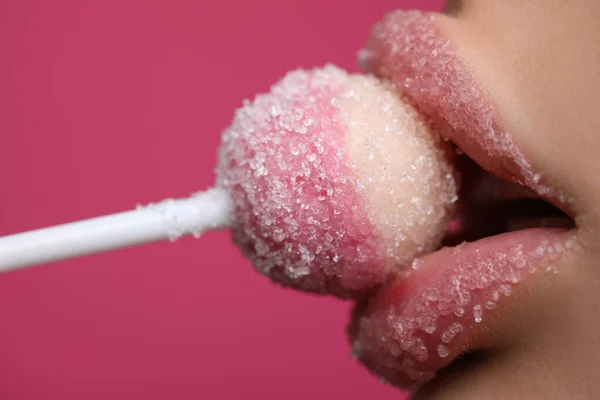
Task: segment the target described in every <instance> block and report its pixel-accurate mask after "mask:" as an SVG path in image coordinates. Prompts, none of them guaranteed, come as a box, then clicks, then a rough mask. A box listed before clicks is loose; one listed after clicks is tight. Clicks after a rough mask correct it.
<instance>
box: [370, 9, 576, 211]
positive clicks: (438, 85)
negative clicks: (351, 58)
mask: <svg viewBox="0 0 600 400" xmlns="http://www.w3.org/2000/svg"><path fill="white" fill-rule="evenodd" d="M440 18H446V17H445V16H443V15H439V14H431V13H424V12H420V11H409V12H406V11H395V12H392V13H390V14H388V15H387V16H386V18H385V19H384V20H383V21H382V22H381V23H379V24H377V25H376V26H375V29H374V31H373V35H372V37H371V39H370V41H369V42H368V44H367V47H366V49H365V50H363V51H361V53H360V60H361V62H362V65H363V67H364V68H365V69H366V70H367V71H368V72H371V73H374V74H375V75H378V76H380V77H382V78H384V79H388V80H391V81H392V82H393V83H394V84H395V85H396V86H397V87H398V90H399V93H400V94H401V95H402V96H405V97H407V99H408V100H409V101H411V102H413V103H414V105H415V106H416V107H418V108H419V109H420V110H421V112H422V113H423V114H424V115H426V116H427V117H429V118H430V119H432V121H433V123H434V124H435V126H436V128H437V129H438V131H439V134H440V135H441V136H443V137H444V138H446V139H448V140H450V141H451V142H453V143H454V144H455V145H456V146H457V147H459V148H460V150H461V151H463V152H464V153H465V154H466V155H468V156H469V157H470V158H471V159H472V160H474V161H475V162H476V163H477V164H478V165H479V166H480V167H481V168H483V169H484V170H486V171H487V172H489V173H490V174H492V175H494V176H496V177H498V178H501V179H504V180H506V181H510V182H514V183H517V184H519V185H521V186H523V187H526V188H528V189H530V190H531V191H533V192H534V193H535V194H536V195H538V196H539V197H540V198H543V199H544V200H546V201H548V202H550V203H552V204H554V205H555V206H557V207H558V208H560V209H561V210H562V211H563V212H565V213H567V214H570V213H569V210H568V207H567V204H566V199H565V196H564V195H563V194H562V193H561V192H560V191H558V190H557V189H556V188H555V187H553V186H552V185H551V183H550V182H549V181H548V179H547V177H545V176H544V175H543V174H542V173H541V172H540V171H538V170H537V169H536V168H535V166H534V165H532V163H531V162H530V160H529V158H528V157H527V155H526V154H525V153H524V151H523V149H522V146H520V144H519V143H517V141H516V140H515V139H514V137H513V136H512V135H511V134H510V133H509V132H507V130H506V129H505V128H504V126H503V123H502V121H500V119H499V117H498V115H497V113H496V111H495V109H494V107H493V106H492V105H491V102H490V101H489V99H488V98H487V97H486V95H485V94H484V93H483V91H482V90H480V89H479V87H478V85H477V84H476V82H474V80H473V79H472V78H471V77H470V74H469V73H468V71H467V69H466V68H465V67H464V64H463V63H462V61H461V60H460V56H459V54H460V52H459V51H458V49H457V48H456V47H455V45H454V44H453V43H452V42H451V41H450V40H449V39H448V38H447V37H446V35H445V34H444V32H442V31H441V29H440V27H439V25H438V23H437V19H440Z"/></svg>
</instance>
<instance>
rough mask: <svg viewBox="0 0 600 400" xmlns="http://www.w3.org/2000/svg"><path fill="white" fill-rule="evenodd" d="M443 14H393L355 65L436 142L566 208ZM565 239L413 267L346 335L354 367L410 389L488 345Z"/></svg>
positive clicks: (455, 252) (536, 232) (506, 244)
mask: <svg viewBox="0 0 600 400" xmlns="http://www.w3.org/2000/svg"><path fill="white" fill-rule="evenodd" d="M438 18H445V17H443V16H440V15H437V14H428V13H423V12H418V11H413V12H403V11H396V12H393V13H391V14H389V15H388V16H387V17H386V18H385V19H384V20H383V21H382V22H381V23H380V24H378V25H377V26H376V27H375V30H374V33H373V35H372V38H371V40H370V41H369V43H368V45H367V48H366V49H365V50H363V51H362V52H361V53H360V54H359V56H360V61H361V63H362V66H363V67H364V69H366V70H367V72H371V73H373V74H375V75H377V76H379V77H381V78H384V79H387V80H390V81H392V82H393V83H394V84H395V85H396V87H397V88H398V92H399V95H401V96H404V97H406V98H407V99H408V100H409V101H410V102H412V103H413V104H414V105H415V106H416V107H418V108H419V109H420V110H421V112H423V113H424V114H425V115H426V116H427V117H429V118H430V119H431V120H432V121H433V123H434V124H435V126H436V128H438V130H439V133H440V134H441V135H442V136H443V137H445V138H446V139H448V140H451V141H452V142H454V143H455V144H456V145H457V146H458V147H459V148H460V149H461V150H462V151H463V152H464V153H466V154H467V155H468V156H469V157H470V158H471V159H472V160H474V161H475V162H476V163H477V164H478V165H479V166H480V167H482V168H483V169H485V170H486V171H488V172H489V173H491V174H492V175H495V176H496V177H499V178H502V179H504V180H508V181H512V182H516V183H518V184H520V185H522V186H524V187H526V188H529V189H531V190H532V191H533V192H534V193H535V194H537V195H538V196H540V197H542V198H544V199H546V200H548V201H549V202H551V203H553V204H555V205H556V206H557V207H559V208H561V209H563V211H564V208H565V197H564V196H563V195H562V194H561V193H560V192H559V191H557V190H555V189H554V188H553V187H552V186H551V185H549V184H548V182H546V180H545V179H544V177H542V175H541V174H540V173H539V172H537V171H536V170H535V169H534V167H533V166H532V165H531V164H530V163H529V161H528V160H527V158H526V157H525V155H524V154H523V152H522V150H521V149H520V147H519V146H518V144H517V143H516V142H515V141H514V140H513V138H512V137H511V135H510V134H509V133H508V132H506V131H505V130H503V129H502V126H501V124H500V123H499V121H498V119H497V118H496V115H495V113H494V110H493V108H492V107H491V106H490V105H489V103H488V101H487V99H486V98H485V96H484V94H483V93H482V92H481V91H480V90H479V89H478V88H477V86H476V85H475V83H474V81H473V80H472V78H471V77H470V76H469V74H468V73H467V70H466V68H465V67H464V65H463V64H462V62H461V61H460V60H459V57H458V51H457V49H456V48H455V47H454V45H453V44H452V43H451V42H450V41H449V40H448V39H447V38H446V37H445V36H444V35H443V33H442V32H441V30H440V28H439V26H438V23H437V21H436V20H437V19H438ZM571 238H572V234H571V233H570V232H569V231H568V230H566V229H550V228H539V229H528V230H523V231H517V232H511V233H506V234H502V235H497V236H493V237H488V238H485V239H481V240H478V241H476V242H473V243H470V244H464V245H461V246H458V247H456V248H454V249H449V248H444V249H442V250H439V251H437V252H435V253H432V254H429V255H426V256H424V257H423V258H422V259H420V260H416V261H415V262H414V263H413V267H414V270H413V271H412V272H411V273H409V274H408V276H399V277H397V278H396V279H395V280H394V281H392V282H391V283H390V284H388V285H387V286H386V287H384V288H383V289H382V290H381V291H380V292H378V294H377V295H376V296H375V297H374V298H372V299H370V300H368V302H367V303H360V304H359V305H358V306H357V308H356V310H355V313H354V318H353V322H352V324H351V325H350V327H349V334H350V336H351V338H352V341H353V346H354V351H355V355H356V356H357V358H358V359H359V360H360V361H361V362H363V363H364V364H365V365H366V366H367V367H369V368H370V369H371V370H372V371H373V372H375V373H376V374H378V375H380V376H382V377H384V378H385V379H386V380H389V381H390V382H392V383H394V384H396V385H398V386H401V387H404V388H414V387H418V386H419V385H421V384H423V383H424V382H427V381H428V380H430V379H431V378H432V377H433V376H434V375H435V372H436V371H438V370H439V369H441V368H443V367H445V366H447V365H448V364H449V363H450V362H451V361H452V360H453V359H454V358H456V357H458V356H459V355H460V354H461V353H462V352H464V350H465V349H466V348H467V347H469V348H473V347H476V346H477V345H478V343H482V342H485V340H486V338H489V337H490V333H489V332H487V331H486V330H484V329H482V326H485V325H486V321H487V320H488V318H489V317H490V316H493V315H495V314H497V313H499V312H501V311H500V310H499V309H500V308H502V307H498V303H500V305H502V304H503V300H502V299H503V298H505V297H507V296H509V295H510V294H511V293H513V292H514V291H515V290H516V286H517V285H518V284H519V283H520V282H521V281H523V280H525V279H527V278H528V277H529V276H530V275H531V274H533V273H540V272H542V273H554V272H555V267H554V266H553V263H554V261H555V260H556V259H557V258H558V257H559V255H560V254H562V253H563V251H564V250H565V248H568V247H569V246H570V245H571V243H572V241H571Z"/></svg>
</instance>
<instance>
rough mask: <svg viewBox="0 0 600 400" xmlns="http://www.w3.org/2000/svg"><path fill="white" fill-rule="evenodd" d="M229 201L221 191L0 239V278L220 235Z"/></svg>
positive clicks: (227, 219) (227, 220)
mask: <svg viewBox="0 0 600 400" xmlns="http://www.w3.org/2000/svg"><path fill="white" fill-rule="evenodd" d="M231 214H232V212H231V200H230V199H229V196H228V194H227V193H226V192H225V191H223V190H221V189H210V190H208V191H206V192H201V193H198V194H195V195H192V196H191V197H189V198H185V199H178V200H173V199H167V200H163V201H161V202H160V203H156V204H150V205H148V206H145V207H138V208H137V209H136V210H133V211H128V212H123V213H118V214H113V215H107V216H104V217H98V218H93V219H88V220H84V221H79V222H73V223H69V224H64V225H58V226H54V227H50V228H44V229H38V230H34V231H30V232H24V233H19V234H16V235H10V236H5V237H0V273H1V272H5V271H9V270H14V269H19V268H24V267H28V266H33V265H38V264H45V263H49V262H53V261H59V260H65V259H69V258H74V257H79V256H84V255H88V254H94V253H100V252H103V251H108V250H114V249H119V248H124V247H130V246H135V245H140V244H144V243H151V242H156V241H160V240H167V239H168V240H176V239H177V238H179V237H181V236H184V235H194V236H195V237H198V236H200V235H201V234H202V233H203V232H206V231H208V230H212V229H223V228H227V227H228V226H229V223H230V220H231Z"/></svg>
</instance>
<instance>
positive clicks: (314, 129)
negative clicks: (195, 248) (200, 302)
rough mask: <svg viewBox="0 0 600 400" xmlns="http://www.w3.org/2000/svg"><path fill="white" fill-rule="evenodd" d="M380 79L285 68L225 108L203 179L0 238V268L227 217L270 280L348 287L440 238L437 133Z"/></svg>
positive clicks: (445, 210)
mask: <svg viewBox="0 0 600 400" xmlns="http://www.w3.org/2000/svg"><path fill="white" fill-rule="evenodd" d="M396 93H397V90H396V89H395V88H394V87H392V86H391V84H388V83H383V82H381V81H379V80H377V79H376V78H374V77H371V76H365V75H351V74H348V73H346V72H344V71H342V70H340V69H338V68H336V67H333V66H327V67H325V68H322V69H314V70H311V71H303V70H298V71H294V72H291V73H289V74H288V75H287V76H286V77H285V78H284V79H282V80H281V81H280V82H278V83H277V84H276V85H274V86H273V87H272V90H271V92H270V93H268V94H263V95H258V96H257V97H256V99H255V100H254V101H253V102H248V103H246V104H245V105H244V107H243V108H241V109H240V110H238V111H237V112H236V114H235V118H234V120H233V123H232V125H231V126H230V127H229V128H228V129H226V130H225V132H224V134H223V143H222V146H221V149H220V152H219V155H220V157H219V165H218V168H217V183H216V185H215V188H213V189H211V190H209V191H207V192H204V193H199V194H196V195H194V196H192V197H190V198H187V199H179V200H170V199H168V200H165V201H163V202H161V203H158V204H153V205H150V206H147V207H141V208H138V209H137V210H134V211H129V212H124V213H120V214H115V215H111V216H105V217H100V218H94V219H90V220H86V221H80V222H75V223H71V224H66V225H61V226H57V227H51V228H45V229H40V230H37V231H32V232H26V233H21V234H17V235H12V236H8V237H4V238H0V271H2V270H10V269H15V268H20V267H26V266H29V265H35V264H42V263H47V262H51V261H56V260H60V259H66V258H72V257H75V256H81V255H85V254H91V253H97V252H100V251H107V250H111V249H116V248H121V247H126V246H132V245H137V244H142V243H148V242H152V241H157V240H163V239H171V240H173V239H176V238H178V237H180V236H183V235H187V234H193V235H195V236H198V235H200V234H201V233H203V232H204V231H206V230H209V229H218V228H231V230H232V232H233V237H234V241H235V243H236V244H237V245H238V246H239V247H240V248H241V249H242V251H243V253H244V254H245V255H246V256H247V257H248V258H249V259H250V260H251V261H252V262H253V264H254V266H255V267H256V268H257V269H258V270H259V271H261V272H262V273H264V274H267V275H269V276H270V277H271V278H272V279H274V280H275V281H278V282H280V283H282V284H284V285H286V286H292V287H296V288H300V289H303V290H307V291H312V292H318V293H331V294H335V295H337V296H340V297H350V296H355V295H359V294H361V293H362V292H364V291H366V290H369V289H371V288H373V287H374V286H376V285H378V284H380V283H382V282H383V281H384V280H385V279H386V278H387V277H388V275H389V274H391V273H396V272H399V271H402V270H403V269H404V268H406V267H407V266H409V265H410V263H411V261H412V260H413V259H414V258H415V257H417V256H419V255H420V254H422V253H424V252H427V251H430V250H432V249H434V248H435V247H437V246H439V244H440V241H441V239H442V237H443V236H444V234H445V232H446V228H447V225H448V223H449V221H450V219H451V217H452V215H453V210H454V203H455V202H456V200H457V185H456V181H455V173H454V169H453V164H452V157H451V152H450V151H448V150H449V149H448V146H447V145H446V143H444V142H443V141H442V140H441V139H440V138H439V137H438V136H437V135H435V134H434V133H432V131H431V126H430V124H429V123H428V121H427V120H426V119H424V118H423V117H422V116H421V115H420V114H419V113H418V112H417V111H416V110H415V109H414V108H412V107H411V106H409V105H408V104H406V103H405V102H403V101H402V99H400V98H399V97H398V96H397V94H396Z"/></svg>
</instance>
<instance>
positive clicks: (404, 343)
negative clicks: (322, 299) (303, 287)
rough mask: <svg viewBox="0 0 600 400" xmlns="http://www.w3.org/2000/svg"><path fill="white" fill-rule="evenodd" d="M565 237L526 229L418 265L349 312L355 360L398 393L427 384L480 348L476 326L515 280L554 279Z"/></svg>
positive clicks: (480, 331) (451, 250)
mask: <svg viewBox="0 0 600 400" xmlns="http://www.w3.org/2000/svg"><path fill="white" fill-rule="evenodd" d="M569 237H570V235H569V234H568V233H567V232H566V231H564V230H560V229H530V230H525V231H520V232H514V233H509V234H503V235H499V236H496V237H491V238H486V239H481V240H479V241H477V242H474V243H469V244H463V245H461V246H458V247H455V248H444V249H442V250H440V251H437V252H435V253H432V254H429V255H427V256H425V257H423V258H422V259H418V260H417V261H416V262H415V263H414V266H415V267H416V269H415V270H414V271H413V273H412V274H411V275H410V276H408V277H407V278H399V279H396V280H395V281H393V282H391V283H390V284H389V285H388V286H387V287H385V288H383V289H382V290H381V291H380V292H379V294H378V295H377V296H376V297H375V298H373V299H370V300H369V303H368V304H367V305H364V304H363V305H360V306H359V307H358V308H357V310H356V314H355V318H354V320H353V325H352V326H351V327H350V334H351V336H352V338H353V343H354V348H355V351H356V353H357V356H358V357H359V359H360V360H361V361H362V362H364V363H365V364H366V365H367V366H368V367H370V368H371V369H372V370H373V371H374V372H376V373H377V374H379V375H381V376H384V377H385V378H386V379H387V380H389V381H390V382H392V383H394V384H397V385H399V386H402V387H406V388H410V387H412V386H413V385H416V384H421V383H423V382H425V381H427V380H429V379H430V378H432V377H433V376H434V374H435V372H436V371H438V370H439V369H441V368H443V367H445V366H446V365H448V364H449V363H450V362H451V361H452V360H453V359H454V358H456V357H457V356H459V355H460V354H461V353H462V352H463V350H464V349H465V347H466V346H467V344H468V345H469V346H476V345H477V344H478V343H482V342H485V340H486V337H487V335H489V332H487V331H485V330H483V329H482V326H485V324H486V321H487V320H488V318H489V317H490V316H492V315H494V314H495V313H497V312H498V310H497V308H498V305H499V304H501V303H502V301H503V299H505V298H506V297H509V296H510V295H511V294H513V293H514V292H515V291H516V287H517V286H518V285H519V284H520V283H521V282H522V281H524V280H526V279H527V278H528V277H530V276H531V275H532V274H536V273H555V272H556V271H555V267H554V266H553V262H554V261H556V260H557V258H558V257H559V256H560V254H561V253H562V252H563V251H564V249H565V248H566V247H568V246H569V244H568V243H569V241H568V238H569Z"/></svg>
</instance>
